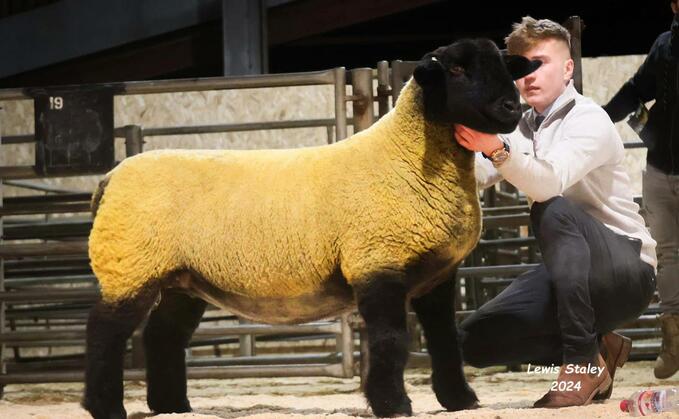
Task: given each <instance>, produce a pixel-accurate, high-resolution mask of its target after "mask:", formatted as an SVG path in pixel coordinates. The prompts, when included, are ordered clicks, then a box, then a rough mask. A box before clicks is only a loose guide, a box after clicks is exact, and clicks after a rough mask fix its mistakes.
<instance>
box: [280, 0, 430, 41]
mask: <svg viewBox="0 0 679 419" xmlns="http://www.w3.org/2000/svg"><path fill="white" fill-rule="evenodd" d="M439 1H441V0H344V1H337V0H299V1H293V2H289V3H285V4H282V5H280V6H276V7H272V8H270V9H269V10H268V15H267V19H268V40H269V45H270V46H275V45H280V44H284V43H287V42H290V41H294V40H297V39H301V38H306V37H309V36H313V35H318V34H321V33H326V32H330V31H332V30H334V29H339V28H344V27H347V26H351V25H355V24H357V23H362V22H367V21H370V20H373V19H378V18H380V17H383V16H388V15H391V14H394V13H400V12H404V11H407V10H411V9H416V8H418V7H422V6H426V5H428V4H431V3H436V2H439Z"/></svg>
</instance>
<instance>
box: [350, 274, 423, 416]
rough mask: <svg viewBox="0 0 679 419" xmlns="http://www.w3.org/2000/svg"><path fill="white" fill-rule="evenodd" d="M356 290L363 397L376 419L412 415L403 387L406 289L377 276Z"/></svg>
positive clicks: (390, 277)
mask: <svg viewBox="0 0 679 419" xmlns="http://www.w3.org/2000/svg"><path fill="white" fill-rule="evenodd" d="M364 284H365V285H363V286H361V287H358V288H357V290H356V296H357V300H358V309H359V311H360V313H361V316H363V320H364V321H365V324H366V329H367V334H368V345H369V350H370V354H369V370H368V378H367V382H366V384H365V396H366V398H367V399H368V402H369V403H370V407H371V408H372V410H373V413H374V414H375V416H379V417H391V416H402V415H408V416H409V415H412V408H411V406H410V399H409V398H408V396H407V395H406V391H405V387H404V385H403V369H404V368H405V364H406V361H407V360H408V332H407V328H406V310H405V305H406V288H405V285H404V283H403V280H402V279H401V278H399V277H394V276H393V275H388V274H385V275H376V276H375V277H374V278H370V279H369V280H368V281H366V282H365V283H364Z"/></svg>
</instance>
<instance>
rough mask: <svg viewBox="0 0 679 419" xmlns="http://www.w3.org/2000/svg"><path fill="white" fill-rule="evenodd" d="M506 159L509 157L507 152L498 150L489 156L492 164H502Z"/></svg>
mask: <svg viewBox="0 0 679 419" xmlns="http://www.w3.org/2000/svg"><path fill="white" fill-rule="evenodd" d="M508 157H509V153H508V152H507V150H505V149H500V150H497V151H495V152H494V153H493V155H492V156H490V159H491V160H492V161H493V163H502V162H504V161H505V160H507V158H508Z"/></svg>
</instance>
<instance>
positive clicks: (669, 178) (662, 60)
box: [604, 0, 679, 378]
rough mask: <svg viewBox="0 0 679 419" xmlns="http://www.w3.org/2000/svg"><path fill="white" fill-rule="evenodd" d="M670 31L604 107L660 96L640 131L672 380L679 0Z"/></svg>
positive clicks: (676, 359)
mask: <svg viewBox="0 0 679 419" xmlns="http://www.w3.org/2000/svg"><path fill="white" fill-rule="evenodd" d="M670 6H671V7H672V12H673V13H674V14H675V15H674V21H673V22H672V27H671V30H669V31H667V32H664V33H662V34H660V36H659V37H658V38H657V39H656V40H655V42H654V43H653V46H652V47H651V51H650V52H649V53H648V55H647V56H646V60H645V61H644V63H643V64H642V65H641V67H639V69H638V70H637V72H636V74H635V75H634V77H632V78H631V79H630V80H628V81H627V83H625V84H624V85H623V86H622V87H621V88H620V90H619V91H618V92H617V93H616V94H615V96H613V98H612V99H611V101H610V102H608V104H607V105H605V106H604V110H605V111H606V112H608V114H609V115H610V117H611V119H612V120H613V121H615V122H617V121H620V120H621V119H623V118H624V117H625V116H627V114H629V113H630V112H633V111H634V110H635V109H636V108H637V107H638V106H639V104H640V103H645V102H648V101H650V100H652V99H656V101H655V104H654V105H653V107H652V108H651V111H650V114H649V117H648V123H647V124H646V126H645V127H644V129H642V130H641V132H640V133H639V135H640V136H641V138H642V140H643V141H644V143H645V144H646V146H647V147H648V153H647V154H646V169H645V170H644V172H643V179H642V183H643V191H642V195H643V203H644V208H645V210H646V220H647V221H648V224H649V226H650V228H651V234H652V235H653V238H654V239H656V240H657V241H658V248H657V250H658V293H659V294H660V309H661V310H662V312H663V314H662V316H661V317H660V324H661V327H662V335H663V338H662V349H661V351H660V354H659V355H658V359H657V360H656V363H655V368H654V369H653V372H654V374H655V376H656V377H657V378H669V377H671V376H672V375H674V374H675V373H676V372H677V370H679V215H678V214H679V122H678V121H677V120H678V119H679V113H678V112H679V103H678V102H679V14H677V11H679V0H672V1H670Z"/></svg>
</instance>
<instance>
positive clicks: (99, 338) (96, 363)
mask: <svg viewBox="0 0 679 419" xmlns="http://www.w3.org/2000/svg"><path fill="white" fill-rule="evenodd" d="M157 295H158V292H157V290H151V289H147V290H144V291H142V292H140V293H139V294H138V295H136V296H135V297H133V298H130V299H127V300H125V301H121V302H119V303H116V304H108V303H105V302H103V301H100V302H99V303H97V304H96V305H95V306H94V307H93V308H92V310H91V311H90V315H89V318H88V320H87V348H86V351H87V352H86V360H85V363H86V364H85V395H84V398H83V401H82V406H83V407H84V408H85V409H86V410H87V411H88V412H90V414H91V415H92V417H94V418H95V419H114V418H116V419H119V418H121V419H125V418H127V413H126V412H125V408H124V407H123V359H124V356H125V347H126V342H127V339H128V338H129V337H130V336H131V335H132V332H134V329H135V328H136V327H137V326H138V325H139V324H140V323H141V321H142V320H143V319H144V317H146V314H147V313H148V311H149V309H150V308H151V307H152V306H153V303H154V301H155V299H156V296H157Z"/></svg>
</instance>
